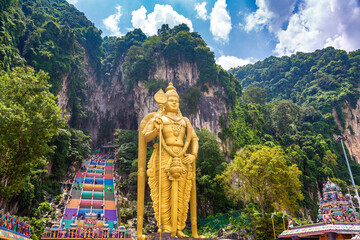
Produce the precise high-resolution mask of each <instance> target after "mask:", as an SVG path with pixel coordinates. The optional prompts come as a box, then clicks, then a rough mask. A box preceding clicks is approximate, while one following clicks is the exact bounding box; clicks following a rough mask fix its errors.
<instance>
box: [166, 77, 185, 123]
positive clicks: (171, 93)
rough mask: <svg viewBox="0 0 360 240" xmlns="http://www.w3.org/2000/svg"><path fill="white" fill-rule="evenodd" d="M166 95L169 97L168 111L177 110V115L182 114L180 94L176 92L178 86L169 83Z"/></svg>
mask: <svg viewBox="0 0 360 240" xmlns="http://www.w3.org/2000/svg"><path fill="white" fill-rule="evenodd" d="M165 91H166V92H165V95H166V98H167V102H166V105H165V109H166V111H167V112H175V113H177V115H179V116H181V112H180V109H179V95H178V94H177V92H176V88H175V87H174V85H173V84H172V83H169V86H168V87H167V88H166V89H165Z"/></svg>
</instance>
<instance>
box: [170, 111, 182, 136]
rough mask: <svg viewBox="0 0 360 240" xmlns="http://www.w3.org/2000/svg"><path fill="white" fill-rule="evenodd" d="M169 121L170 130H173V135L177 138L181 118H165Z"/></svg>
mask: <svg viewBox="0 0 360 240" xmlns="http://www.w3.org/2000/svg"><path fill="white" fill-rule="evenodd" d="M167 117H168V118H169V119H170V122H171V129H172V130H173V134H174V136H175V137H178V136H179V134H180V131H181V122H180V121H181V120H182V118H181V117H172V116H171V117H170V116H167Z"/></svg>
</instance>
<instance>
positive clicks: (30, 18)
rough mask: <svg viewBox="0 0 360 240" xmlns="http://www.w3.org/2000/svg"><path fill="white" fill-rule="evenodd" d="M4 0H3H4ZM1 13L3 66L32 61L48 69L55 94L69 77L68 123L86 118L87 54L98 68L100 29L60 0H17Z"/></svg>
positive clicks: (100, 40)
mask: <svg viewBox="0 0 360 240" xmlns="http://www.w3.org/2000/svg"><path fill="white" fill-rule="evenodd" d="M5 2H7V1H5ZM3 5H4V7H3V8H5V7H6V11H5V10H4V11H2V12H1V14H0V29H1V30H0V63H1V66H2V69H4V70H10V69H11V68H12V67H14V66H23V65H31V66H32V67H33V68H34V69H35V70H36V71H39V70H40V69H41V70H43V71H45V72H47V73H49V76H50V79H49V82H50V84H51V91H52V93H54V94H57V93H58V92H59V90H60V89H61V88H62V85H63V82H62V80H63V79H67V81H68V83H69V91H68V93H67V94H68V98H69V105H70V106H69V109H70V110H71V119H70V123H71V125H72V126H75V127H79V126H80V123H81V121H84V120H86V117H87V114H88V113H87V112H86V111H85V110H84V106H86V102H87V97H86V96H85V94H84V90H85V79H86V77H87V72H86V70H85V63H86V61H85V60H86V58H88V59H89V61H90V63H91V65H92V67H93V68H94V69H99V68H100V67H101V66H100V56H101V48H100V45H101V42H102V38H101V32H100V31H99V30H97V29H96V28H95V27H94V24H93V23H91V22H90V21H89V20H87V18H86V17H85V15H84V14H83V13H81V12H79V11H78V10H76V9H75V8H74V7H73V6H72V5H69V4H68V3H67V2H66V1H65V0H51V1H50V0H41V1H40V0H39V1H32V0H19V1H11V2H9V4H5V3H4V4H3Z"/></svg>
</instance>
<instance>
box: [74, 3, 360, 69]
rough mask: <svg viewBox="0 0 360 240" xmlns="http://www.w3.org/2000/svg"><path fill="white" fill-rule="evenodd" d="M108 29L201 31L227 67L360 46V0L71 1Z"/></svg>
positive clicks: (118, 33)
mask: <svg viewBox="0 0 360 240" xmlns="http://www.w3.org/2000/svg"><path fill="white" fill-rule="evenodd" d="M67 1H68V2H69V3H71V4H74V6H75V7H76V8H77V9H79V10H80V11H82V12H84V13H85V15H86V16H87V18H88V19H89V20H90V21H92V22H94V23H95V26H96V27H97V28H99V29H101V30H102V32H103V36H114V35H115V36H123V35H124V34H126V33H127V32H128V31H130V30H133V29H134V28H141V29H142V30H143V32H144V33H145V34H147V35H148V36H151V35H154V34H156V30H157V29H158V28H159V27H160V26H161V25H162V24H164V23H167V24H169V25H170V27H173V26H174V25H177V24H180V23H186V24H187V25H188V26H189V27H190V29H191V30H192V31H194V32H198V33H199V34H200V35H201V36H202V37H203V39H204V40H205V42H206V43H207V44H208V46H209V47H210V49H211V50H212V51H213V52H214V53H215V57H216V61H217V63H218V64H220V65H221V66H222V67H223V68H225V69H229V68H230V67H235V66H241V65H244V64H248V63H253V62H255V61H257V60H263V59H264V58H266V57H269V56H284V55H291V54H293V53H296V52H298V51H301V52H311V51H314V50H316V49H321V48H324V47H327V46H333V47H335V48H337V49H344V50H346V51H352V50H356V49H359V48H360V0H231V1H230V0H142V1H141V0H67Z"/></svg>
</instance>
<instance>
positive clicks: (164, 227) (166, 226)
mask: <svg viewBox="0 0 360 240" xmlns="http://www.w3.org/2000/svg"><path fill="white" fill-rule="evenodd" d="M171 230H172V229H171V226H170V225H164V226H163V227H162V232H171Z"/></svg>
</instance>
